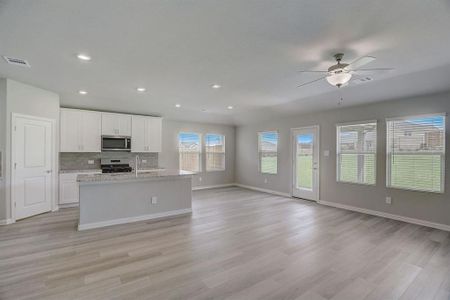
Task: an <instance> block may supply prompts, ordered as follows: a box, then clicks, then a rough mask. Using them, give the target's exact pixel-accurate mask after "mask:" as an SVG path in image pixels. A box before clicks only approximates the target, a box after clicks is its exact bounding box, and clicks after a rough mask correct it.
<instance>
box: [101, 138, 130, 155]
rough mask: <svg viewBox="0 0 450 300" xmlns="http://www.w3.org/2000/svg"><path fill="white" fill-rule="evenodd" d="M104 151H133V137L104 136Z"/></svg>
mask: <svg viewBox="0 0 450 300" xmlns="http://www.w3.org/2000/svg"><path fill="white" fill-rule="evenodd" d="M102 151H104V152H106V151H123V152H130V151H131V137H129V136H108V135H103V136H102Z"/></svg>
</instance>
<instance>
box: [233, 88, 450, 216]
mask: <svg viewBox="0 0 450 300" xmlns="http://www.w3.org/2000/svg"><path fill="white" fill-rule="evenodd" d="M330 101H334V99H330ZM449 111H450V93H444V94H438V95H430V96H421V97H415V98H411V99H402V100H395V101H387V102H382V103H376V104H371V105H365V106H358V107H349V108H342V109H336V110H332V111H325V112H318V113H311V114H304V115H298V116H291V117H285V118H278V119H274V120H271V121H267V122H264V123H258V124H252V125H247V126H240V127H238V128H237V129H236V182H238V183H241V184H244V185H250V186H255V187H259V188H264V189H270V190H275V191H278V192H282V193H290V192H291V185H292V183H291V174H292V161H291V157H290V152H291V151H290V129H291V128H296V127H301V126H308V125H316V124H318V125H320V144H321V145H320V148H321V157H320V160H321V162H320V199H321V200H324V201H330V202H335V203H338V204H345V205H350V206H355V207H359V208H364V209H371V210H376V211H379V212H385V213H391V214H396V215H401V216H405V217H410V218H416V219H421V220H426V221H430V222H436V223H441V224H447V225H450V159H448V157H449V155H448V153H449V152H450V147H449V146H450V138H449V134H450V120H449V119H448V118H447V160H446V174H445V176H446V178H445V182H446V183H445V194H436V193H424V192H414V191H405V190H400V189H388V188H386V184H385V182H386V134H385V131H386V129H385V127H386V126H385V122H384V120H385V118H389V117H397V116H408V115H417V114H427V113H442V112H449ZM374 119H377V120H378V141H377V142H378V146H377V149H378V154H377V184H376V186H365V185H357V184H347V183H337V182H336V127H335V124H336V123H342V122H350V121H364V120H374ZM264 130H278V131H279V142H278V150H279V156H278V174H277V175H262V174H260V173H259V172H258V156H257V132H258V131H264ZM324 150H330V156H329V157H324V156H323V151H324ZM265 178H267V180H268V182H267V184H265V183H264V179H265ZM388 195H389V196H392V200H393V202H392V205H387V204H386V203H385V197H386V196H388Z"/></svg>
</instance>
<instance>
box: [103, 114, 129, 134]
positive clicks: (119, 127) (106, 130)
mask: <svg viewBox="0 0 450 300" xmlns="http://www.w3.org/2000/svg"><path fill="white" fill-rule="evenodd" d="M102 135H111V136H114V135H117V136H131V115H124V114H113V113H102Z"/></svg>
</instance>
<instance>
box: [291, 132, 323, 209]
mask: <svg viewBox="0 0 450 300" xmlns="http://www.w3.org/2000/svg"><path fill="white" fill-rule="evenodd" d="M292 150H293V151H292V153H293V158H292V162H293V176H292V180H293V184H292V186H293V189H292V195H293V196H294V197H298V198H302V199H308V200H314V201H317V200H319V126H311V127H303V128H296V129H292Z"/></svg>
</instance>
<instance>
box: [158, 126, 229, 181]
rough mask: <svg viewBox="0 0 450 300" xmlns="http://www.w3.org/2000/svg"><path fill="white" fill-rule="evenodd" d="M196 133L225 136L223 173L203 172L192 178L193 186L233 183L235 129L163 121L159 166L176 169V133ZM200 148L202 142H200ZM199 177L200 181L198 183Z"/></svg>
mask: <svg viewBox="0 0 450 300" xmlns="http://www.w3.org/2000/svg"><path fill="white" fill-rule="evenodd" d="M180 132H196V133H200V134H202V137H203V136H204V135H205V134H206V133H218V134H223V135H225V171H214V172H206V171H205V170H203V171H202V172H200V173H199V174H198V175H195V176H194V179H193V182H192V184H193V186H210V185H220V184H227V183H233V182H234V159H235V155H234V153H235V127H234V126H228V125H215V124H203V123H189V122H178V121H171V120H165V119H163V125H162V137H163V138H162V151H161V153H160V154H159V157H158V159H159V165H160V166H162V167H165V168H170V169H178V167H179V164H178V163H179V161H178V133H180ZM202 146H204V145H203V141H202ZM202 166H203V169H204V166H205V155H202ZM200 177H201V178H202V181H200Z"/></svg>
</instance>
